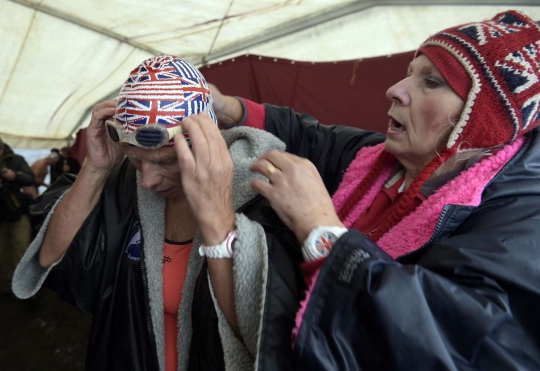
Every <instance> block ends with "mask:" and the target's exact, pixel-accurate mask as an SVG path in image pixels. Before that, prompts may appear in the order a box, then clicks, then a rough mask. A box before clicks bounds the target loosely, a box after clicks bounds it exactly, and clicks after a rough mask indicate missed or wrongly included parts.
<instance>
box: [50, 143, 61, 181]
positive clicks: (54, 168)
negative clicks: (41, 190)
mask: <svg viewBox="0 0 540 371" xmlns="http://www.w3.org/2000/svg"><path fill="white" fill-rule="evenodd" d="M53 153H56V154H57V155H58V156H59V157H60V156H61V155H60V150H59V149H58V148H53V149H51V155H52V154H53ZM60 160H63V159H62V158H61V157H60ZM63 163H64V161H56V163H55V164H53V165H51V166H49V172H50V174H51V181H50V183H49V184H53V183H54V182H55V181H56V179H58V177H59V176H60V175H61V174H62V166H63Z"/></svg>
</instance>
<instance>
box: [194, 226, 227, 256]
mask: <svg viewBox="0 0 540 371" xmlns="http://www.w3.org/2000/svg"><path fill="white" fill-rule="evenodd" d="M235 239H236V231H230V232H229V234H228V235H227V237H225V240H224V241H223V242H222V243H220V244H219V245H215V246H205V245H204V244H201V246H200V247H199V255H201V256H206V257H208V258H211V259H221V258H227V259H231V258H232V257H233V252H234V251H233V247H234V245H233V243H234V240H235Z"/></svg>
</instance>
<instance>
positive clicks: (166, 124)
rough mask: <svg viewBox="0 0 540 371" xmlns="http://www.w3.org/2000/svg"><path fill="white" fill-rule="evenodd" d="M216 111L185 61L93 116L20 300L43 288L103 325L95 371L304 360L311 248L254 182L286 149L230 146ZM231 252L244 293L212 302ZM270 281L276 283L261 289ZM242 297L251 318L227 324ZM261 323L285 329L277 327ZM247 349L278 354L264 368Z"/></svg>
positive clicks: (162, 65) (24, 272) (241, 311)
mask: <svg viewBox="0 0 540 371" xmlns="http://www.w3.org/2000/svg"><path fill="white" fill-rule="evenodd" d="M211 102H212V98H211V95H210V91H209V90H208V87H207V85H206V82H205V80H204V78H203V76H202V75H201V74H200V72H199V71H197V70H196V69H195V68H194V67H193V66H192V65H191V64H189V63H188V62H187V61H185V60H182V59H180V58H176V57H172V56H161V57H155V58H150V59H148V60H146V61H144V62H143V63H142V64H141V65H140V66H139V67H137V68H135V69H134V70H133V71H132V72H131V74H130V76H129V78H128V80H127V81H126V82H125V84H124V86H123V88H122V90H121V91H120V94H119V97H118V100H117V101H110V102H104V103H101V104H98V105H97V106H96V107H95V108H94V111H93V113H92V121H91V123H90V125H89V127H88V132H87V138H88V142H87V148H88V155H87V159H86V161H85V163H84V165H83V167H82V169H81V172H80V173H79V175H78V177H77V178H76V180H75V182H74V183H73V185H72V186H71V187H70V188H69V189H68V190H67V192H65V194H63V195H62V196H61V198H60V199H59V200H58V202H56V204H55V205H54V206H53V208H52V210H51V212H50V213H49V215H48V216H47V219H46V220H45V222H44V224H43V227H42V229H41V230H40V232H39V233H38V235H37V237H36V239H35V240H34V242H33V243H32V245H31V246H30V248H29V249H28V252H27V253H26V255H25V256H24V258H23V260H22V261H21V263H20V264H19V266H18V268H17V271H16V274H15V277H14V283H13V290H14V292H15V294H16V295H17V296H18V297H20V298H27V297H30V296H32V295H33V294H35V293H36V292H37V290H39V289H40V287H41V286H42V285H43V284H45V286H48V287H49V288H52V289H53V290H55V291H56V292H57V293H58V294H59V295H60V296H61V297H62V298H63V299H64V300H66V301H68V302H70V303H72V304H74V305H76V306H77V307H78V308H80V309H81V310H82V311H85V312H91V313H92V314H93V323H92V330H91V334H90V339H89V342H88V351H87V364H86V367H87V369H91V370H100V371H103V370H224V369H229V370H250V369H253V368H254V365H255V361H256V360H259V361H261V362H266V363H267V364H270V365H271V368H269V369H280V368H281V367H280V366H276V367H273V366H272V365H277V364H285V363H287V362H289V360H292V350H291V348H290V346H289V344H288V342H287V341H286V339H288V338H289V337H290V333H291V331H292V328H293V326H294V316H295V313H296V309H297V308H298V305H299V300H300V295H301V292H302V290H303V289H304V288H305V285H304V283H303V282H302V280H301V273H300V270H299V262H300V261H301V252H300V246H299V245H298V243H297V242H296V241H295V239H294V236H293V235H292V234H291V233H290V232H288V231H287V229H286V227H285V226H284V225H283V224H282V223H281V222H280V221H279V218H278V217H277V215H275V213H273V210H272V209H271V208H270V207H269V205H268V202H267V201H266V200H265V199H263V198H262V197H261V196H259V195H258V194H257V193H256V192H255V191H254V190H253V189H252V188H251V187H250V183H251V181H252V180H254V179H255V177H256V175H255V174H254V173H252V172H251V171H250V170H249V166H250V165H251V164H252V163H253V162H254V161H255V160H256V159H257V157H258V156H260V155H262V154H263V153H264V152H266V151H268V150H270V149H276V150H284V148H285V147H284V145H283V143H282V142H281V141H279V140H278V139H277V138H275V137H274V136H272V135H270V134H268V133H265V132H263V131H260V130H255V129H252V128H237V129H234V130H230V131H227V132H224V133H223V136H222V135H221V134H220V132H219V130H218V128H217V120H216V118H215V115H214V112H213V110H212V106H211ZM197 113H199V115H196V114H197ZM189 114H192V116H190V117H186V116H187V115H189ZM111 116H113V117H112V118H111ZM180 124H181V126H180ZM182 130H183V131H184V132H185V133H187V135H189V140H190V143H191V147H190V146H189V145H188V142H187V141H186V139H185V138H184V135H183V134H181V133H182ZM175 135H176V137H174V136H175ZM124 156H125V157H124ZM261 178H262V177H261ZM59 185H60V183H59V182H57V183H56V184H55V185H53V186H52V187H50V188H49V189H48V191H47V192H45V193H44V194H43V196H42V197H43V204H48V203H49V202H51V201H50V200H51V199H53V200H54V199H55V197H56V196H55V193H56V195H58V191H57V190H56V189H55V188H56V187H57V186H59ZM265 209H266V210H267V211H268V212H264V210H265ZM216 220H217V221H218V225H219V227H218V228H215V225H214V222H215V221H216ZM207 226H208V228H207ZM233 249H234V255H235V257H236V259H235V261H234V268H235V272H236V273H235V274H234V275H233V276H232V277H230V279H233V280H234V282H231V285H230V286H229V285H224V286H221V285H220V288H221V287H223V288H225V290H221V289H220V290H215V291H214V290H213V289H212V287H213V286H215V285H216V284H220V283H221V281H222V280H223V279H228V277H225V276H223V274H222V272H223V271H225V270H227V271H228V270H229V269H231V270H232V266H233V261H232V260H231V257H232V254H233ZM298 277H300V279H298ZM259 280H267V281H268V282H269V285H268V286H267V287H262V288H257V289H253V288H252V282H253V281H259ZM228 289H230V291H227V290H228ZM235 292H236V307H235V308H234V309H233V310H235V311H238V315H237V317H238V318H240V320H239V321H238V322H237V323H232V322H229V323H230V326H229V325H228V324H227V321H226V320H225V316H227V317H231V315H230V314H229V313H223V312H222V311H220V310H219V307H220V306H218V305H217V303H218V302H224V301H230V300H232V298H233V297H234V296H235V294H234V293H235ZM267 298H272V300H270V299H268V300H267ZM263 315H265V316H272V318H273V319H276V322H275V323H271V326H269V328H268V329H266V328H263V329H261V328H260V326H259V324H260V322H261V318H262V317H263ZM235 317H236V315H235ZM267 322H269V321H267ZM263 336H266V337H267V339H266V338H265V339H264V341H263V340H261V339H262V338H263ZM242 338H243V339H247V340H249V344H257V343H260V344H262V345H261V346H263V345H264V347H268V349H269V351H268V352H267V353H266V354H264V355H263V356H259V355H258V354H257V351H258V348H257V346H250V347H244V346H243V345H242V343H241V341H240V340H239V339H242ZM276 354H278V355H279V356H276Z"/></svg>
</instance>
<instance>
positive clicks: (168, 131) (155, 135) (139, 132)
mask: <svg viewBox="0 0 540 371" xmlns="http://www.w3.org/2000/svg"><path fill="white" fill-rule="evenodd" d="M105 127H106V128H107V135H108V136H109V139H110V140H112V141H113V142H114V143H129V144H132V145H134V146H137V147H139V148H144V149H156V148H160V147H163V146H164V145H165V144H167V143H169V141H170V140H171V139H172V138H174V136H175V135H176V134H179V133H181V132H182V126H180V125H178V126H173V127H166V126H165V125H163V124H153V125H141V126H139V127H138V128H136V129H135V130H134V131H132V132H131V133H127V134H126V133H125V132H124V128H123V126H122V124H120V123H119V122H118V121H116V120H114V119H110V120H107V121H105Z"/></svg>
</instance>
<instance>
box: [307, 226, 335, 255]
mask: <svg viewBox="0 0 540 371" xmlns="http://www.w3.org/2000/svg"><path fill="white" fill-rule="evenodd" d="M336 240H337V238H336V235H335V234H333V233H330V232H324V233H321V234H320V235H318V236H317V238H315V241H314V242H315V243H314V246H313V250H314V251H313V253H314V254H313V255H314V256H315V257H317V258H323V257H325V256H328V254H330V251H331V250H332V246H334V243H336Z"/></svg>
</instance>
